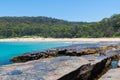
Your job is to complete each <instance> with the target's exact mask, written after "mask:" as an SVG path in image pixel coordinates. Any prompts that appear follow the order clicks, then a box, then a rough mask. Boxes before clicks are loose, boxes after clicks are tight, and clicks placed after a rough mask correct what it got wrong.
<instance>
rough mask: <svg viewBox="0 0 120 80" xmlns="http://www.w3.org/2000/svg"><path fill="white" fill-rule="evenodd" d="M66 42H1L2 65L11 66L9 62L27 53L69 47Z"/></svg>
mask: <svg viewBox="0 0 120 80" xmlns="http://www.w3.org/2000/svg"><path fill="white" fill-rule="evenodd" d="M68 45H71V43H64V42H0V65H6V64H11V63H10V62H9V60H10V59H11V58H12V57H14V56H18V55H20V54H22V53H25V52H30V51H36V50H43V49H48V48H54V47H62V46H68Z"/></svg>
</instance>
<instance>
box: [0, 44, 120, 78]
mask: <svg viewBox="0 0 120 80" xmlns="http://www.w3.org/2000/svg"><path fill="white" fill-rule="evenodd" d="M96 44H99V43H96ZM119 54H120V46H119V45H118V44H117V45H116V44H112V45H111V44H110V43H108V44H106V43H105V44H103V43H102V44H100V45H99V46H87V47H86V46H84V47H83V46H82V47H81V46H80V45H72V46H68V47H62V48H53V49H48V50H43V51H34V52H27V53H24V54H22V55H20V56H16V57H14V58H12V59H11V60H10V61H12V62H16V63H15V64H11V65H6V66H1V67H0V80H98V79H99V80H119V79H117V78H118V77H119V76H117V77H116V76H109V75H111V73H110V72H114V71H117V69H118V71H119V68H118V67H119V66H120V65H119V64H118V63H117V64H113V62H114V61H117V62H119V60H120V56H119ZM113 66H115V67H114V69H113ZM114 73H115V74H116V75H117V74H118V72H114ZM113 75H114V74H113ZM108 78H110V79H108Z"/></svg>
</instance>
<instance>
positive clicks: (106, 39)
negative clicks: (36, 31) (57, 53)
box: [0, 38, 120, 42]
mask: <svg viewBox="0 0 120 80" xmlns="http://www.w3.org/2000/svg"><path fill="white" fill-rule="evenodd" d="M101 41H106V42H110V41H120V38H9V39H0V42H101Z"/></svg>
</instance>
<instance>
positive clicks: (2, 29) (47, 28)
mask: <svg viewBox="0 0 120 80" xmlns="http://www.w3.org/2000/svg"><path fill="white" fill-rule="evenodd" d="M23 36H40V37H53V38H74V37H75V38H80V37H85V38H96V37H120V15H119V14H117V15H113V16H111V17H110V18H104V19H103V20H101V21H99V22H91V23H87V22H69V21H65V20H60V19H55V18H48V17H0V38H10V37H23Z"/></svg>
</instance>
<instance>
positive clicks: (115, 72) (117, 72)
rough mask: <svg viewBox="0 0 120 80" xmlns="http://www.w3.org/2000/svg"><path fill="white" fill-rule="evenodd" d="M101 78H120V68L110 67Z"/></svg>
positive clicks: (101, 79)
mask: <svg viewBox="0 0 120 80" xmlns="http://www.w3.org/2000/svg"><path fill="white" fill-rule="evenodd" d="M99 80H120V68H116V69H110V70H109V71H108V72H107V73H106V74H104V75H103V76H102V77H101V78H100V79H99Z"/></svg>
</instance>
